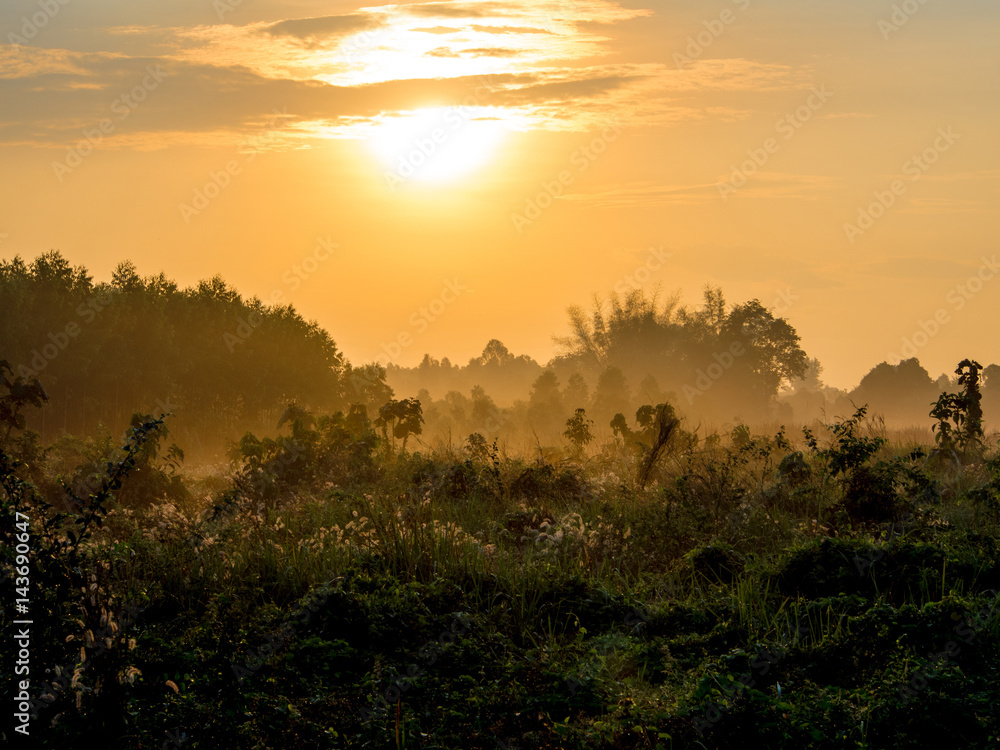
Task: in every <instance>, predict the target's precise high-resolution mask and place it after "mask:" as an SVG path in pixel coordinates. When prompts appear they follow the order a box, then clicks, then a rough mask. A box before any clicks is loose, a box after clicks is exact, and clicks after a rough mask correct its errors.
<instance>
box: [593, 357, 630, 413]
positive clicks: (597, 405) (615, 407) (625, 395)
mask: <svg viewBox="0 0 1000 750" xmlns="http://www.w3.org/2000/svg"><path fill="white" fill-rule="evenodd" d="M629 403H630V397H629V389H628V381H627V380H626V379H625V374H624V373H623V372H622V371H621V370H620V369H619V368H617V367H609V368H608V369H607V370H605V371H604V372H602V373H601V377H600V378H598V380H597V388H596V390H595V391H594V411H595V412H597V414H598V416H601V417H605V416H607V415H611V414H614V413H615V412H623V411H628V407H629Z"/></svg>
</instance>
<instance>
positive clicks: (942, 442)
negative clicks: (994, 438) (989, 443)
mask: <svg viewBox="0 0 1000 750" xmlns="http://www.w3.org/2000/svg"><path fill="white" fill-rule="evenodd" d="M982 369H983V368H982V365H980V364H979V363H978V362H976V361H975V360H969V359H963V360H962V361H961V362H960V363H959V365H958V368H957V369H956V370H955V374H956V375H958V376H959V378H958V384H959V385H960V386H963V387H964V388H963V390H962V391H961V392H960V393H942V394H941V397H940V398H939V399H938V400H937V401H936V402H935V403H934V405H933V406H934V408H933V409H931V413H930V415H931V416H932V417H933V418H934V419H936V420H937V424H935V425H934V427H933V429H934V440H935V441H936V442H937V450H938V452H939V453H944V454H952V455H954V454H956V451H958V452H961V454H963V455H965V454H966V453H967V452H968V451H970V450H972V449H973V448H976V447H978V448H982V445H983V409H982V406H981V401H982V398H983V397H982V393H981V392H980V390H979V380H980V378H979V373H980V371H981V370H982Z"/></svg>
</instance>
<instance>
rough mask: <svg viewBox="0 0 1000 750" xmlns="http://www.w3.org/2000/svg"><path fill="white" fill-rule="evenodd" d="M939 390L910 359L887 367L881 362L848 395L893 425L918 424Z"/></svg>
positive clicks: (926, 373) (917, 364)
mask: <svg viewBox="0 0 1000 750" xmlns="http://www.w3.org/2000/svg"><path fill="white" fill-rule="evenodd" d="M938 392H939V391H938V390H937V387H936V386H935V383H934V381H933V380H932V379H931V376H930V374H929V373H928V372H927V370H925V369H924V368H923V367H921V365H920V362H919V361H918V360H917V359H916V358H915V357H914V358H912V359H906V360H903V361H902V362H900V363H899V364H898V365H891V364H889V363H888V362H882V363H880V364H878V365H876V366H875V367H873V368H872V369H871V370H870V371H869V372H868V374H867V375H865V376H864V377H863V378H862V379H861V382H860V383H859V384H858V387H857V388H855V389H854V390H853V391H852V392H851V394H850V395H851V399H852V400H854V401H855V402H857V403H866V404H868V405H869V406H870V408H871V411H872V412H875V413H879V414H881V415H882V416H883V417H884V418H885V419H887V420H890V421H893V422H897V423H900V422H902V423H907V422H908V423H910V424H913V423H919V422H922V421H923V420H925V419H926V418H927V405H928V404H930V403H932V402H933V401H934V398H935V396H936V394H937V393H938Z"/></svg>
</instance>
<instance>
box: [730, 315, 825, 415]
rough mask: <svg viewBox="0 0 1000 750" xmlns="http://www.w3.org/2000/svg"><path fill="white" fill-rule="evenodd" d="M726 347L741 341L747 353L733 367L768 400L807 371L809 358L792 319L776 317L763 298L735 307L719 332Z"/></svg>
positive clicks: (748, 387)
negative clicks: (789, 321) (762, 301)
mask: <svg viewBox="0 0 1000 750" xmlns="http://www.w3.org/2000/svg"><path fill="white" fill-rule="evenodd" d="M719 337H720V340H721V343H722V344H723V347H721V348H720V351H721V350H723V349H728V350H729V351H731V352H733V351H738V350H734V349H733V346H732V345H733V344H739V345H740V346H741V347H742V348H743V349H744V350H745V353H744V354H741V355H739V356H737V357H736V359H735V361H734V363H733V366H732V369H733V372H734V373H741V374H742V375H743V377H744V382H743V386H744V387H745V388H746V390H747V391H749V392H750V393H752V394H753V395H754V396H756V397H757V398H759V399H761V400H762V401H764V402H769V401H771V400H772V399H774V397H775V396H777V395H778V389H779V388H780V387H781V385H782V384H784V383H786V382H789V381H791V380H792V379H793V378H797V377H798V378H801V377H803V376H804V375H805V374H806V365H807V362H808V358H807V357H806V353H805V352H804V351H802V349H801V348H800V347H799V335H798V334H797V333H796V332H795V329H794V328H792V326H791V325H789V324H788V322H787V321H786V320H784V319H782V318H775V317H774V315H772V314H771V312H770V311H769V310H767V309H766V308H765V307H764V306H763V305H761V304H760V301H759V300H751V301H750V302H747V303H745V304H742V305H737V306H736V307H734V308H733V309H732V310H731V311H730V313H729V315H727V316H726V319H725V321H724V322H723V323H722V326H721V329H720V331H719Z"/></svg>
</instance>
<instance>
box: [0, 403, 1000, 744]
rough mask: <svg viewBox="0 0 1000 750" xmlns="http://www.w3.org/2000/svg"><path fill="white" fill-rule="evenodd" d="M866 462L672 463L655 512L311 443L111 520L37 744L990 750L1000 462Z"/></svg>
mask: <svg viewBox="0 0 1000 750" xmlns="http://www.w3.org/2000/svg"><path fill="white" fill-rule="evenodd" d="M296 429H298V430H301V429H302V428H301V427H294V428H293V437H294V434H298V436H299V438H304V437H309V436H308V435H306V434H304V433H301V432H300V433H295V430H296ZM878 434H879V433H878V429H877V426H875V427H873V426H871V425H870V424H865V423H860V424H859V425H858V428H857V429H856V430H855V431H853V432H852V431H848V433H847V437H848V441H847V442H846V443H844V442H841V443H839V444H838V443H836V442H832V441H830V440H826V441H824V440H822V439H821V440H820V446H819V448H818V449H816V450H810V449H809V448H808V446H807V445H806V444H804V443H803V444H802V445H793V444H792V442H791V441H790V439H789V438H787V437H784V436H782V435H778V436H777V437H766V436H761V435H756V436H752V435H751V436H749V439H748V436H747V435H742V436H740V438H739V440H738V441H737V442H735V443H734V442H732V441H727V440H723V441H713V442H711V443H709V444H705V442H704V441H702V442H700V443H692V442H687V443H684V444H683V446H681V445H680V444H678V446H675V447H674V448H673V449H672V450H671V451H670V452H669V455H667V456H666V457H664V458H663V459H662V460H661V461H660V463H659V464H658V467H657V468H656V470H655V471H654V472H653V476H652V479H651V481H649V482H648V483H647V484H646V486H645V488H641V487H639V486H638V483H637V482H636V481H635V473H636V472H637V470H638V467H639V466H640V464H641V456H636V455H633V454H631V453H629V452H628V451H626V450H625V449H624V448H623V447H622V446H620V445H615V444H607V445H605V446H602V447H601V448H600V449H598V450H596V451H594V452H593V453H592V454H591V455H590V457H589V458H587V459H584V460H579V461H566V462H563V463H561V464H559V465H551V464H545V463H541V462H537V461H535V462H532V461H529V460H525V459H521V458H518V457H516V456H505V455H502V454H501V452H500V451H499V450H498V449H494V450H493V452H491V453H490V454H488V455H486V456H478V457H476V456H469V455H466V454H463V453H460V452H457V451H454V450H451V451H448V452H442V453H440V454H435V453H431V454H425V455H421V454H403V455H393V456H386V455H384V454H381V453H379V452H378V449H377V447H376V449H375V451H376V452H374V453H372V454H371V455H370V456H369V457H368V459H365V460H362V458H363V457H362V458H359V457H358V456H359V454H357V453H355V454H351V455H352V456H354V458H353V459H351V460H352V461H354V463H350V462H349V461H347V460H346V459H344V460H342V459H343V456H345V455H347V452H349V451H350V450H354V449H355V448H356V445H357V443H355V442H352V443H351V444H345V445H339V446H337V445H329V446H325V447H324V446H323V444H322V443H321V442H320V443H319V448H317V449H316V451H317V452H316V453H314V454H311V457H310V458H309V461H308V462H307V463H306V464H305V467H306V469H305V470H302V469H301V468H299V469H296V473H294V474H292V473H287V474H285V475H282V473H281V471H280V469H281V467H282V466H283V465H284V464H282V461H281V460H279V459H280V458H281V451H282V450H286V449H287V448H288V446H287V445H285V446H284V448H283V447H282V445H281V444H280V442H276V443H274V444H273V445H271V446H270V448H269V450H271V451H272V452H273V453H272V455H271V456H270V459H273V461H272V462H271V463H270V464H269V463H268V460H270V459H268V458H267V456H265V457H264V458H261V456H260V455H258V456H257V457H256V458H255V459H254V461H255V463H254V464H253V467H251V468H252V470H253V471H256V472H258V473H257V474H256V475H254V476H255V477H256V479H255V480H254V481H253V482H250V481H249V479H248V477H250V474H248V473H247V472H248V471H250V469H248V468H247V467H248V465H249V464H248V463H246V462H241V461H240V460H239V459H238V460H237V461H236V463H235V464H234V465H233V467H232V468H231V470H230V472H229V473H228V476H214V477H201V478H199V479H196V480H189V481H187V483H186V485H187V487H188V489H189V492H187V494H186V495H177V496H176V497H173V498H169V499H164V498H156V497H150V498H148V499H147V502H144V503H133V504H132V505H131V506H127V505H126V504H124V503H122V504H117V503H115V502H113V501H112V500H110V498H109V500H108V502H109V503H111V506H110V507H111V508H112V509H111V510H110V512H109V513H108V514H107V517H106V519H105V521H104V524H103V526H102V527H101V528H100V529H99V530H97V531H95V533H94V534H93V536H92V537H91V538H89V539H87V540H86V542H85V543H84V544H83V552H84V555H85V559H84V561H83V563H82V568H81V571H82V572H83V574H85V575H86V576H89V579H88V580H90V581H91V583H92V585H89V586H85V588H86V589H87V590H86V591H85V592H82V595H81V594H80V593H74V592H72V591H67V592H64V594H63V598H62V599H61V600H55V599H53V600H51V601H49V602H48V604H47V606H49V607H50V608H51V610H50V612H49V613H48V616H47V617H45V616H42V615H41V614H39V615H38V618H39V619H43V620H44V621H45V625H44V628H43V631H44V632H40V633H39V636H38V638H39V640H38V641H37V643H38V647H37V650H36V651H35V652H34V654H33V659H34V660H35V661H34V663H35V664H36V665H38V667H39V670H38V673H39V674H43V673H44V672H43V669H44V668H50V669H51V668H53V667H54V666H55V665H60V666H61V667H62V666H66V668H67V669H69V670H70V671H73V670H74V669H75V670H77V671H78V675H77V677H76V679H75V680H74V681H73V682H72V684H68V685H66V686H64V687H63V688H62V689H60V690H53V693H52V696H53V701H52V702H51V704H50V705H49V704H47V705H45V706H44V707H43V708H41V709H40V710H39V715H38V717H37V719H35V720H34V721H33V723H32V736H33V740H34V742H35V743H36V746H38V747H56V746H64V745H66V744H67V743H68V744H69V745H70V746H79V745H81V744H83V743H86V742H88V741H89V738H91V737H93V736H94V733H95V731H99V732H101V734H102V737H104V738H105V739H106V742H107V746H114V747H122V748H151V747H183V748H217V747H227V748H248V749H250V748H286V747H287V748H293V747H294V748H403V747H407V748H497V747H507V748H512V747H521V748H536V747H537V748H602V747H616V748H686V747H705V748H737V747H741V748H742V747H773V748H786V747H787V748H802V747H810V748H845V747H849V748H907V747H913V748H917V747H928V746H937V745H938V744H939V743H940V744H941V746H960V747H966V748H978V747H982V748H986V747H995V746H996V745H997V743H998V742H1000V718H998V716H997V715H996V713H995V711H994V710H993V707H994V706H995V705H996V704H997V703H998V701H1000V674H998V672H1000V669H998V665H1000V658H998V656H1000V654H998V640H997V638H998V635H1000V605H998V604H997V594H996V591H997V590H998V589H1000V544H998V541H997V540H998V534H997V532H998V524H1000V513H998V512H997V503H996V498H997V494H998V493H997V489H998V488H1000V471H998V467H997V463H996V460H995V459H992V458H991V457H992V456H993V454H992V453H990V452H989V451H987V452H986V453H985V454H984V455H983V456H981V457H979V458H975V459H973V460H969V461H968V462H967V463H966V464H964V465H963V466H962V467H959V468H958V469H955V468H951V467H947V466H945V467H936V466H934V465H933V464H932V463H928V462H927V461H925V460H923V459H921V458H912V457H911V456H910V453H911V452H912V449H913V447H914V445H913V440H912V439H911V438H910V437H904V439H903V440H901V441H899V442H898V443H896V444H895V445H893V444H892V443H889V442H885V443H880V444H878V445H877V446H876V445H875V444H874V443H865V442H864V441H865V440H869V439H871V438H872V436H878ZM310 444H311V443H310ZM371 445H375V444H374V443H371ZM352 446H354V447H352ZM865 446H874V447H875V448H876V449H875V450H873V451H872V452H870V453H869V454H864V456H863V457H859V456H861V454H863V453H864V451H863V450H861V453H851V451H852V450H854V449H859V450H860V449H863V448H864V447H865ZM338 451H340V453H338ZM796 451H799V452H802V457H801V462H800V463H799V462H797V461H792V462H791V463H790V462H785V461H784V459H785V458H786V457H787V456H789V455H791V454H793V453H795V452H796ZM824 451H826V452H824ZM851 456H854V457H853V458H851ZM369 459H370V460H369ZM366 460H368V461H369V462H368V463H366ZM835 460H842V462H846V465H847V469H846V470H845V471H844V472H841V473H837V474H834V473H833V472H832V471H831V470H830V466H831V465H832V464H833V462H834V461H835ZM852 462H853V463H852ZM286 463H287V462H286ZM793 464H794V466H795V467H797V468H796V469H795V470H794V471H792V470H791V469H789V468H788V467H790V466H792V465H793ZM297 466H299V465H298V464H297ZM268 467H270V468H268ZM345 467H346V468H345ZM781 467H785V469H784V470H782V469H781ZM802 467H805V468H804V469H803V468H802ZM269 472H270V473H269ZM914 472H915V473H914ZM920 477H924V478H925V479H926V480H927V483H924V484H921V482H920V481H919V478H920ZM862 479H863V480H864V481H862ZM127 481H133V479H132V478H130V480H127ZM852 482H853V483H852ZM43 485H44V483H43ZM5 486H6V485H5ZM156 486H162V483H161V484H159V485H156ZM930 486H934V487H937V488H938V490H939V491H938V492H937V494H935V493H932V492H928V491H925V490H926V488H927V487H930ZM921 488H923V489H921ZM46 491H49V492H52V491H54V490H52V488H51V487H49V490H46V488H45V486H41V487H39V489H38V492H39V495H40V496H41V497H44V496H45V493H46ZM8 494H9V493H8ZM130 496H131V497H136V496H141V487H133V488H132V490H130ZM5 502H6V503H7V504H15V505H16V504H17V503H21V507H22V509H25V508H26V509H28V510H30V512H31V513H32V514H33V517H34V518H42V517H45V514H46V512H47V511H46V510H45V509H44V507H43V506H42V505H41V503H40V500H39V498H37V497H36V498H35V499H31V496H30V495H29V496H26V498H24V499H21V500H17V499H16V498H11V497H8V499H7V500H6V501H5ZM216 508H221V510H216ZM39 544H41V541H39ZM5 565H6V563H5ZM39 575H41V573H39ZM53 575H55V573H53ZM39 583H41V582H39ZM53 596H54V595H53ZM127 604H134V605H135V606H136V607H138V608H139V612H138V614H137V615H136V616H135V617H134V618H133V619H126V618H123V617H122V616H121V614H120V613H121V611H122V609H123V608H124V607H125V605H127ZM60 608H61V610H62V611H64V612H67V613H68V614H69V616H68V617H64V616H57V611H59V610H60ZM102 612H103V615H102V614H101V613H102ZM102 617H103V622H104V627H105V632H104V633H102V632H97V633H96V635H95V630H94V629H95V627H96V628H98V629H99V628H100V626H101V621H102ZM108 622H119V623H123V624H121V625H120V627H116V628H112V629H110V630H109V629H108V627H107V623H108ZM88 631H90V635H89V636H88V634H87V633H88ZM105 635H106V636H107V639H106V640H107V643H105V644H104V647H103V648H101V646H100V641H101V640H102V638H101V636H105ZM949 644H951V646H950V647H949ZM956 649H957V651H956ZM941 653H948V657H947V659H945V658H944V657H941V658H938V659H937V660H936V661H935V660H933V659H931V658H930V657H929V656H928V655H929V654H931V655H933V654H941ZM81 654H82V655H83V656H84V657H86V658H84V659H83V660H82V661H81ZM42 665H44V666H42ZM81 667H82V669H81ZM52 674H53V673H50V674H49V676H48V677H47V678H46V679H47V680H50V681H51V679H52V678H51V675H52ZM40 683H41V680H39V683H36V684H38V685H40ZM5 697H6V696H5ZM4 731H5V732H9V731H10V730H9V729H6V730H4ZM5 736H6V737H7V738H10V735H9V734H7V735H5Z"/></svg>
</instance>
